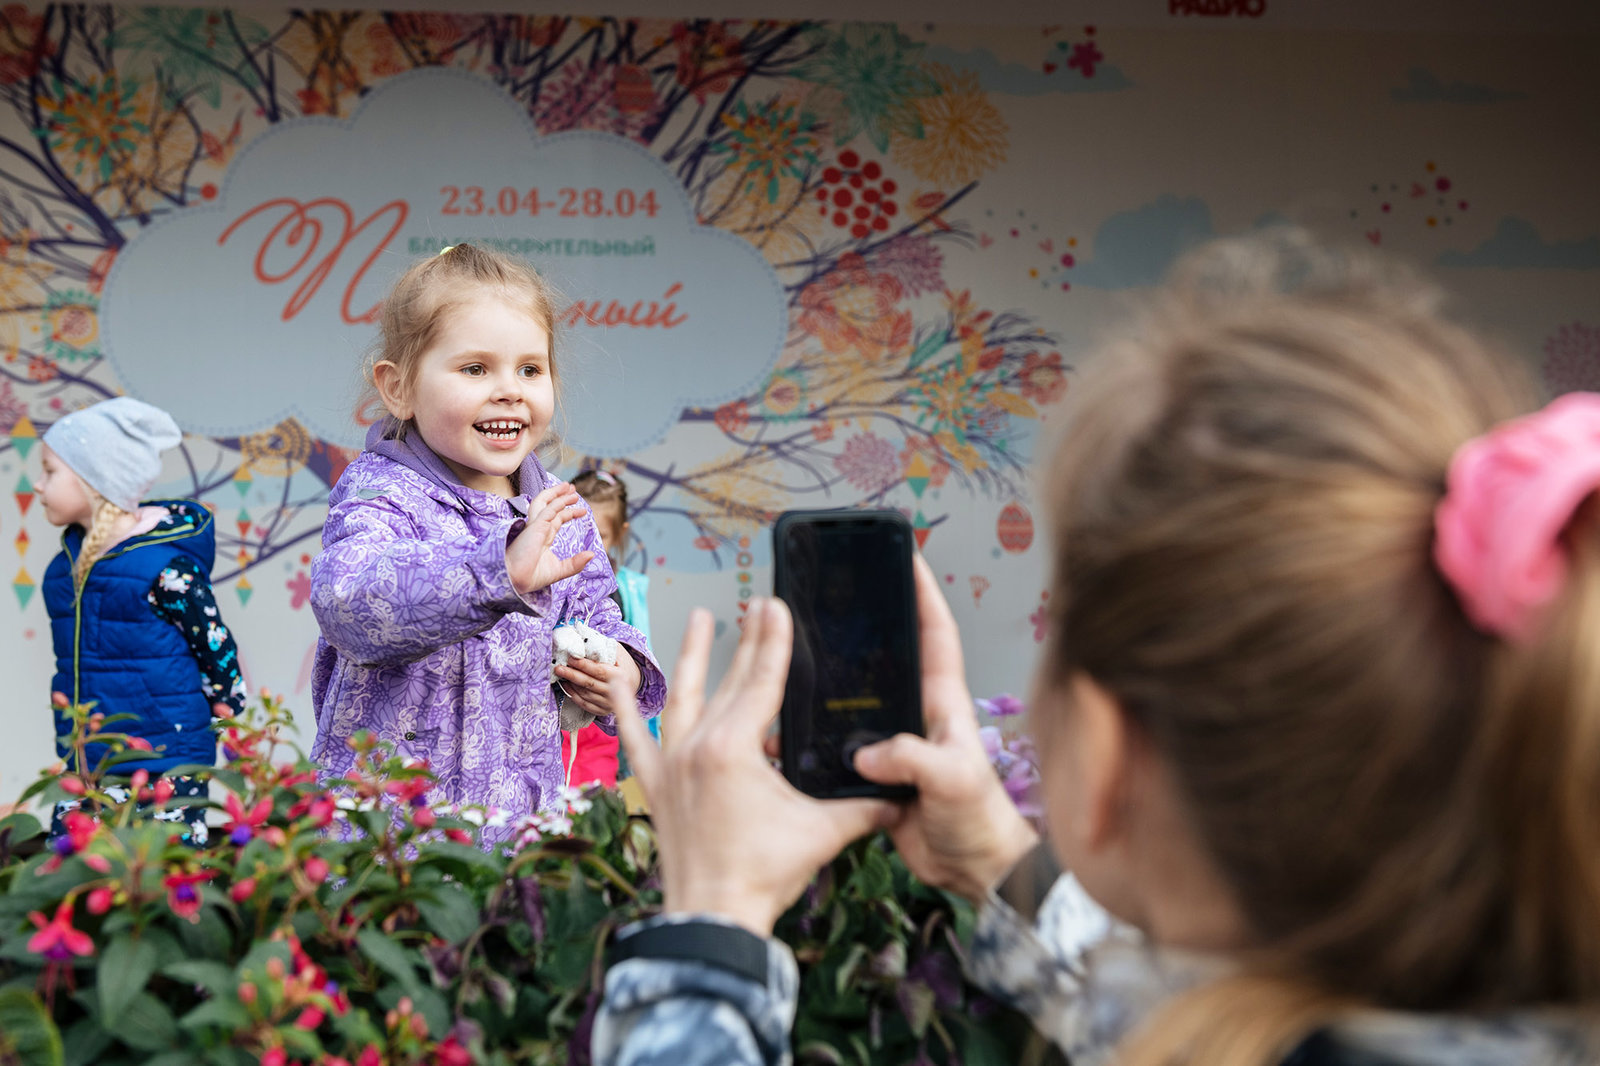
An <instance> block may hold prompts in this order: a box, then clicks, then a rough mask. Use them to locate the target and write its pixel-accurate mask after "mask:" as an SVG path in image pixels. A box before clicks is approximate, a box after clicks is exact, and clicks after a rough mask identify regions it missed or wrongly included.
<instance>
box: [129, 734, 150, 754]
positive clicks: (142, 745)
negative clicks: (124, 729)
mask: <svg viewBox="0 0 1600 1066" xmlns="http://www.w3.org/2000/svg"><path fill="white" fill-rule="evenodd" d="M124 743H126V744H127V746H128V747H130V748H132V749H133V750H134V751H152V750H154V749H152V748H151V747H150V742H149V741H148V740H146V739H145V738H144V737H129V738H128V739H127V740H126V741H124Z"/></svg>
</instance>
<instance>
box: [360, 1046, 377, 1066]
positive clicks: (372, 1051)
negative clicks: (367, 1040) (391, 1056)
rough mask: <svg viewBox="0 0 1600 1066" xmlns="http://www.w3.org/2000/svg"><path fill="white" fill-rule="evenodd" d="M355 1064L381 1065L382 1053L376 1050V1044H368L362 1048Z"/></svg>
mask: <svg viewBox="0 0 1600 1066" xmlns="http://www.w3.org/2000/svg"><path fill="white" fill-rule="evenodd" d="M356 1066H383V1055H382V1053H381V1052H379V1051H378V1045H376V1044H368V1045H367V1046H366V1047H364V1048H362V1049H361V1055H360V1056H359V1057H358V1058H357V1059H356Z"/></svg>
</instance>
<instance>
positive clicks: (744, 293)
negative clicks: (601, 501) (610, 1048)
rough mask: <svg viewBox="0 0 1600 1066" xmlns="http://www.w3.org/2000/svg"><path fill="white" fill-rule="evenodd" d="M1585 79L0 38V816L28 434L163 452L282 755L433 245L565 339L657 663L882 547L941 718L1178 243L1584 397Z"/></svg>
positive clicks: (24, 637) (990, 642) (749, 42)
mask: <svg viewBox="0 0 1600 1066" xmlns="http://www.w3.org/2000/svg"><path fill="white" fill-rule="evenodd" d="M1064 10H1065V9H1064ZM1213 21H1214V20H1213ZM1595 43H1596V42H1595V40H1594V39H1593V37H1592V35H1590V36H1588V37H1585V36H1583V35H1568V36H1565V37H1559V38H1558V37H1555V36H1547V37H1533V36H1523V37H1515V36H1513V37H1504V36H1500V37H1491V36H1488V35H1480V36H1472V35H1455V36H1447V37H1439V36H1431V37H1424V36H1420V35H1408V34H1397V33H1390V32H1383V28H1382V27H1373V28H1372V30H1371V32H1347V33H1341V34H1338V35H1328V34H1318V33H1315V32H1310V31H1301V30H1291V29H1274V27H1273V20H1272V13H1271V12H1270V11H1267V12H1265V14H1264V17H1262V18H1260V19H1253V20H1251V25H1250V26H1249V27H1247V28H1242V29H1236V28H1233V27H1231V26H1229V27H1223V26H1220V25H1210V24H1208V25H1205V26H1197V25H1196V23H1195V22H1194V21H1193V20H1189V21H1181V20H1176V16H1175V22H1174V25H1173V26H1172V27H1171V28H1167V29H1163V28H1158V27H1150V26H1148V25H1146V26H1141V27H1139V28H1127V29H1121V28H1118V27H1115V26H1096V25H1082V24H1079V25H1066V24H1063V25H1056V26H1045V27H1029V28H998V27H981V26H946V25H927V24H903V25H867V24H851V23H806V22H770V21H760V22H756V21H751V22H714V21H701V20H685V21H655V20H649V19H619V18H584V17H561V16H547V15H539V16H512V15H485V16H466V15H443V14H419V13H410V12H407V13H392V12H375V11H374V12H348V11H346V12H328V11H296V12H268V11H218V10H199V9H188V8H184V9H178V8H159V7H156V8H133V7H98V6H95V7H85V6H49V7H33V6H23V5H17V4H12V5H7V6H5V7H4V8H3V9H0V478H3V479H4V480H5V481H6V482H7V483H8V485H9V486H10V489H11V493H10V496H9V500H8V502H7V503H6V504H5V505H4V506H0V538H3V539H4V540H5V541H6V542H7V543H9V544H11V545H12V546H13V547H14V549H15V551H16V553H17V559H16V562H15V565H16V572H15V575H14V577H12V579H11V588H12V594H13V595H12V598H11V602H10V604H9V605H8V606H6V607H3V608H0V648H3V652H0V655H3V657H4V662H5V665H6V668H7V672H8V676H10V677H11V678H13V684H12V686H11V688H12V692H13V696H12V701H11V704H10V705H9V706H8V707H7V708H6V711H5V713H6V714H7V715H8V726H12V727H13V728H12V733H13V735H14V736H15V737H16V738H17V739H16V743H14V744H12V745H8V746H7V750H6V752H5V753H4V754H3V755H0V792H5V791H7V790H8V789H11V788H15V787H20V783H21V782H20V778H22V777H24V776H27V775H30V774H31V772H32V770H33V769H34V768H35V767H37V766H38V765H41V764H43V763H45V762H47V761H48V760H49V758H50V755H49V745H50V736H49V725H48V716H47V714H46V713H45V700H46V695H47V693H46V688H47V685H46V680H47V677H48V669H49V656H50V652H49V642H48V633H47V627H46V625H45V621H44V614H43V608H42V604H41V603H40V600H39V597H38V596H37V595H35V590H36V587H37V583H38V581H39V579H40V577H41V575H42V573H43V570H44V567H45V565H46V564H47V562H48V560H49V558H50V556H51V555H52V554H53V553H54V551H55V550H56V539H57V531H55V530H53V529H51V528H50V527H49V526H48V525H47V524H46V523H45V522H44V520H43V517H42V515H41V513H40V511H41V509H40V508H38V507H34V506H33V502H34V495H33V481H34V479H35V478H36V477H37V463H38V455H37V449H36V447H35V445H36V444H37V441H38V437H39V434H40V433H41V432H42V431H43V430H44V429H45V428H46V427H47V426H48V425H49V424H50V423H51V422H52V421H53V420H54V419H56V418H58V417H60V415H61V414H62V413H63V412H66V411H70V410H73V409H75V408H77V407H79V406H82V405H85V404H89V403H92V402H95V401H97V400H99V399H102V398H105V397H108V396H113V395H117V394H119V393H123V392H126V393H129V394H132V395H136V396H139V397H141V398H143V399H146V400H149V401H151V402H154V403H157V404H160V405H161V406H163V407H166V408H168V409H169V410H171V411H172V412H173V413H174V415H175V416H176V417H177V418H178V419H179V421H180V422H181V423H182V424H183V425H184V427H185V429H186V430H187V431H188V433H189V435H188V437H187V439H186V441H185V443H184V445H183V447H182V448H181V449H180V450H179V451H177V452H175V453H173V455H172V456H171V459H170V461H169V463H168V465H167V468H166V470H165V472H164V476H163V481H162V483H161V484H160V485H159V486H158V489H159V491H160V492H162V493H167V494H182V495H190V496H194V497H198V498H200V499H202V500H204V501H206V502H207V503H208V504H210V505H211V506H213V507H214V508H215V509H216V511H217V514H218V516H219V519H221V521H220V522H219V530H220V535H219V542H220V544H221V548H220V552H221V557H220V558H219V560H218V565H217V568H216V578H217V580H218V582H219V584H220V586H221V588H222V596H221V603H222V605H223V608H224V610H225V612H226V614H227V616H228V621H229V622H230V623H231V624H232V626H233V628H234V629H235V631H236V633H237V634H238V636H239V638H240V642H241V648H242V653H243V659H244V663H245V666H246V668H247V670H248V672H249V674H250V677H251V680H252V682H253V683H255V684H264V685H267V686H270V687H272V688H273V689H275V690H278V691H283V692H286V693H288V694H289V697H290V699H291V701H292V702H294V703H297V704H299V705H300V706H301V707H303V708H304V709H305V710H306V711H307V712H309V697H308V694H307V681H308V672H309V663H310V652H311V649H312V646H313V643H314V640H315V636H316V628H315V624H314V621H313V620H312V618H311V616H310V612H309V610H308V609H307V606H306V601H307V593H308V577H307V568H308V565H309V563H310V561H311V558H312V556H313V554H314V553H315V552H316V550H317V546H318V540H317V537H318V533H319V532H320V527H321V521H322V517H323V503H324V499H325V497H326V493H327V491H328V488H329V486H330V485H332V484H333V482H334V481H335V480H336V479H337V478H338V476H339V473H340V472H341V470H342V469H343V468H344V466H345V465H346V463H348V462H349V460H350V458H351V456H352V454H353V452H352V451H351V448H353V447H356V446H358V443H359V440H360V436H361V425H362V423H363V421H364V420H366V419H368V418H370V416H371V412H370V411H364V410H362V409H361V408H360V406H359V392H360V388H359V385H360V382H359V376H360V374H359V366H360V361H361V357H362V354H363V351H364V350H365V349H366V347H367V346H368V345H369V344H370V342H371V340H372V336H373V326H372V321H373V311H374V308H375V305H376V303H377V301H378V300H379V299H380V298H381V295H382V293H383V291H384V289H385V287H386V286H387V284H388V283H389V282H390V281H391V280H392V279H393V278H394V277H395V276H396V275H397V274H398V273H399V272H400V271H401V270H402V269H403V268H404V266H405V265H406V264H407V263H408V262H410V261H411V260H412V259H413V258H414V257H416V256H419V255H427V254H431V253H433V252H435V251H437V250H438V249H439V248H440V247H442V246H443V245H445V244H450V243H454V242H456V241H459V240H462V239H473V240H479V241H485V242H488V243H491V244H494V245H496V246H498V247H502V248H506V249H508V250H511V251H514V252H516V253H517V254H521V255H525V256H527V257H529V258H530V259H532V260H533V261H534V262H535V263H537V264H538V265H539V266H540V267H541V268H542V269H544V270H546V271H547V272H548V273H549V274H550V276H551V277H552V278H553V279H554V280H555V281H556V283H557V285H558V286H559V288H560V289H561V291H562V293H563V294H564V298H565V299H564V303H563V311H562V325H563V327H564V336H563V341H562V344H563V347H562V349H561V350H562V353H563V355H562V358H563V359H566V360H568V362H566V363H565V364H564V365H563V372H564V374H565V375H566V378H567V382H568V394H567V397H566V404H565V406H566V419H567V422H566V430H567V433H566V435H567V440H568V442H569V444H571V445H572V447H573V450H574V452H575V453H576V455H575V458H574V461H572V462H571V463H570V464H569V468H568V469H569V470H571V469H576V467H577V466H580V465H596V464H599V465H603V466H605V467H606V468H608V469H610V470H612V471H614V472H615V473H616V474H617V475H619V476H621V477H623V478H625V479H626V480H627V482H628V484H629V489H630V496H631V497H632V499H633V500H634V501H635V506H636V512H635V518H634V522H633V539H632V542H631V543H630V545H629V547H628V563H629V565H631V566H633V567H635V568H637V569H640V570H643V571H646V572H648V573H649V574H650V575H651V577H652V596H653V604H652V613H653V615H654V618H655V627H656V634H655V635H656V639H657V642H658V644H659V645H661V648H662V651H663V653H664V654H665V655H666V656H670V655H672V654H673V653H674V652H675V651H676V647H677V642H678V638H677V630H678V627H679V626H680V624H681V621H682V619H683V617H684V615H685V614H686V613H687V610H688V608H689V607H690V606H692V605H694V604H696V603H703V604H708V605H710V606H712V607H713V608H714V609H715V610H716V611H717V615H718V618H719V638H720V646H721V647H722V649H723V651H724V653H725V652H726V650H727V648H728V646H729V645H730V643H731V638H732V636H733V635H734V629H735V626H736V624H737V621H738V619H739V618H740V617H741V615H742V611H743V610H744V609H745V608H746V606H747V604H748V601H749V599H750V597H751V596H752V595H754V594H756V593H758V592H761V591H764V590H765V589H766V588H767V587H769V581H770V578H769V569H768V565H769V558H768V554H769V553H768V532H767V530H768V528H769V526H770V523H771V521H772V518H773V516H774V515H775V514H776V513H777V512H778V511H780V510H782V509H784V508H787V507H793V506H806V507H815V506H884V507H895V508H899V509H901V510H903V511H904V512H905V513H906V514H907V516H908V517H909V518H910V519H911V521H912V524H913V527H914V528H915V530H916V534H917V539H918V541H919V543H920V544H921V545H922V547H923V549H924V551H925V553H926V554H927V556H928V558H929V559H930V560H931V561H932V563H933V564H934V567H935V569H936V571H937V572H938V573H939V574H940V575H941V577H942V579H943V581H944V582H945V584H946V590H947V593H948V594H949V596H950V598H951V600H952V601H953V603H954V604H955V605H956V608H957V612H958V615H959V617H960V619H961V621H962V622H963V625H964V626H965V631H966V637H967V651H968V656H969V660H970V665H971V667H972V671H973V674H974V678H975V684H976V687H977V688H978V689H979V690H980V691H1001V690H1020V689H1021V688H1022V686H1024V685H1025V683H1026V676H1027V673H1028V671H1029V669H1030V667H1031V664H1032V660H1033V658H1034V654H1035V649H1036V647H1037V642H1038V641H1039V640H1040V639H1041V637H1042V624H1043V618H1044V601H1045V595H1044V587H1043V576H1042V570H1043V553H1042V548H1041V546H1042V544H1043V543H1044V542H1045V530H1044V527H1043V515H1041V513H1040V508H1039V506H1038V503H1037V501H1036V497H1035V493H1034V490H1033V488H1032V487H1031V483H1030V473H1029V470H1030V464H1031V462H1032V460H1033V459H1034V457H1035V455H1036V454H1037V453H1038V451H1039V442H1040V441H1041V440H1042V439H1045V435H1046V434H1047V433H1048V431H1049V429H1050V428H1051V419H1052V418H1053V417H1054V415H1055V413H1056V412H1057V411H1058V410H1059V409H1060V407H1059V405H1060V403H1061V401H1062V399H1063V397H1064V396H1065V395H1066V394H1067V393H1068V391H1069V390H1070V388H1071V382H1072V377H1073V374H1074V372H1075V371H1076V370H1077V369H1079V368H1080V367H1081V366H1082V365H1083V362H1084V361H1085V360H1086V359H1088V358H1090V354H1089V353H1090V351H1091V348H1090V342H1091V341H1092V338H1093V337H1094V335H1095V334H1096V333H1097V331H1098V330H1100V329H1101V328H1102V327H1103V326H1104V325H1105V324H1106V323H1107V322H1109V321H1112V320H1114V319H1115V318H1116V317H1117V316H1118V315H1119V314H1120V313H1121V312H1122V309H1123V307H1124V305H1125V302H1126V299H1127V298H1128V297H1129V296H1130V295H1132V296H1134V297H1136V296H1137V292H1138V290H1140V289H1142V288H1145V287H1147V286H1150V285H1152V284H1154V283H1155V282H1156V281H1157V280H1158V279H1159V277H1160V276H1161V273H1162V271H1163V270H1164V269H1165V267H1166V266H1167V265H1168V264H1169V263H1170V261H1171V260H1172V259H1173V257H1174V256H1176V255H1177V254H1179V253H1180V252H1181V250H1182V249H1183V248H1185V247H1187V246H1188V245H1190V244H1193V243H1195V242H1197V241H1199V240H1203V239H1205V238H1206V237H1209V236H1212V235H1214V234H1218V233H1226V232H1238V231H1242V230H1248V229H1250V228H1252V227H1256V226H1261V225H1267V224H1271V223H1273V222H1275V221H1282V220H1285V219H1290V220H1294V221H1299V222H1304V223H1308V224H1312V225H1314V226H1317V227H1319V228H1321V229H1323V230H1325V231H1328V232H1331V233H1333V234H1334V235H1336V236H1339V237H1342V238H1344V239H1347V240H1351V241H1355V242H1370V243H1371V244H1373V245H1376V246H1379V247H1381V248H1384V249H1391V250H1394V251H1396V252H1399V253H1401V254H1404V255H1407V256H1410V257H1412V258H1415V259H1418V260H1420V261H1422V262H1423V263H1425V264H1427V265H1429V266H1431V267H1432V268H1434V270H1435V272H1436V273H1437V274H1439V275H1440V276H1441V277H1442V278H1443V279H1444V280H1445V281H1446V282H1447V283H1448V284H1450V285H1451V286H1452V287H1454V288H1455V289H1457V290H1458V291H1459V292H1461V293H1463V295H1464V296H1465V297H1466V304H1467V306H1468V307H1469V308H1470V311H1471V313H1472V314H1473V315H1475V316H1476V317H1478V318H1479V319H1481V320H1483V321H1484V322H1486V323H1488V324H1490V325H1492V326H1493V327H1494V328H1495V329H1496V330H1497V331H1498V332H1500V333H1501V334H1502V335H1504V336H1506V337H1507V338H1508V339H1509V341H1510V342H1511V343H1512V344H1513V345H1515V346H1516V347H1518V348H1519V350H1521V351H1522V352H1524V353H1525V354H1526V355H1527V357H1528V358H1529V359H1530V360H1533V361H1534V363H1535V364H1536V366H1537V368H1538V369H1539V371H1540V372H1541V373H1542V375H1543V379H1544V380H1545V382H1546V383H1547V385H1548V387H1549V388H1550V389H1551V390H1552V391H1561V390H1566V389H1574V388H1593V387H1600V207H1597V205H1596V200H1595V198H1594V196H1593V192H1592V176H1593V173H1594V164H1595V162H1596V159H1595V155H1596V142H1595V139H1594V136H1593V131H1594V130H1595V129H1596V128H1597V119H1600V101H1597V90H1596V88H1595V84H1594V82H1593V79H1592V78H1591V77H1589V76H1588V75H1587V73H1586V70H1587V64H1588V58H1589V56H1591V55H1592V52H1593V48H1594V45H1595ZM307 717H308V715H307Z"/></svg>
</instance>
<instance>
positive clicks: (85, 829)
mask: <svg viewBox="0 0 1600 1066" xmlns="http://www.w3.org/2000/svg"><path fill="white" fill-rule="evenodd" d="M61 822H62V825H63V826H64V827H65V828H66V830H67V831H66V832H65V833H64V834H62V835H61V836H59V837H56V839H55V843H54V844H52V845H51V846H52V847H53V848H54V849H55V853H56V854H57V855H60V856H63V857H65V856H67V855H76V854H77V853H78V852H80V851H82V850H83V849H84V848H86V847H88V846H89V842H90V841H92V840H93V839H94V837H95V834H96V833H98V832H99V831H100V823H99V822H97V821H95V820H94V819H93V818H90V817H89V816H88V815H87V814H84V813H83V812H82V811H70V812H68V814H67V816H66V817H65V818H63V819H62V820H61Z"/></svg>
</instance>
